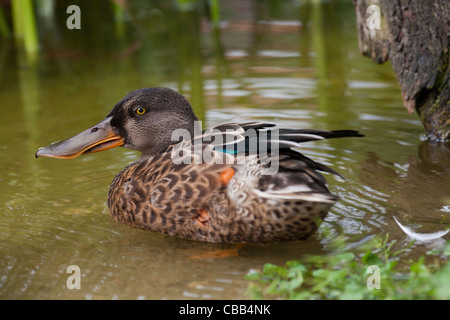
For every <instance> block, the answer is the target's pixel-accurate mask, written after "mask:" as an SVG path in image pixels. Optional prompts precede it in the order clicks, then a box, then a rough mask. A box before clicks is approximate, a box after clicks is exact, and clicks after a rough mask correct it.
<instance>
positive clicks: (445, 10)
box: [353, 0, 450, 141]
mask: <svg viewBox="0 0 450 320" xmlns="http://www.w3.org/2000/svg"><path fill="white" fill-rule="evenodd" d="M353 2H354V4H355V9H356V17H357V24H358V34H359V45H360V50H361V53H362V54H363V55H366V56H368V57H371V58H372V59H373V60H374V61H375V62H377V63H383V62H385V61H386V60H387V59H390V60H391V64H392V68H393V69H394V71H395V73H396V75H397V79H398V81H399V83H400V85H401V88H402V94H403V104H404V105H405V107H406V108H407V110H408V111H409V112H410V113H411V112H413V111H414V110H416V111H417V113H418V114H419V117H420V119H421V120H422V123H423V125H424V127H425V129H426V131H427V133H428V135H429V137H430V139H432V140H439V141H442V140H446V139H448V138H449V134H450V68H449V59H450V48H449V44H450V41H449V40H450V1H449V0H427V1H424V0H353ZM372 4H374V5H378V6H379V8H380V12H381V29H373V30H370V29H369V28H368V27H367V19H368V18H370V16H371V14H370V13H369V14H368V13H367V8H368V7H369V6H370V5H372Z"/></svg>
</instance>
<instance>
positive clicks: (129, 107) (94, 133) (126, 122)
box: [36, 88, 197, 159]
mask: <svg viewBox="0 0 450 320" xmlns="http://www.w3.org/2000/svg"><path fill="white" fill-rule="evenodd" d="M196 120H197V117H196V116H195V114H194V111H193V110H192V107H191V105H190V103H189V101H188V100H187V99H186V98H185V97H184V96H183V95H181V94H179V93H178V92H176V91H174V90H172V89H169V88H143V89H139V90H135V91H133V92H131V93H129V94H128V95H126V96H125V97H124V98H123V99H122V100H120V101H119V102H118V103H117V104H116V105H115V106H114V108H113V109H112V110H111V112H110V113H109V114H108V115H107V116H106V118H105V119H104V120H103V121H101V122H99V123H97V124H96V125H95V126H93V127H91V128H89V129H87V130H85V131H83V132H81V133H79V134H77V135H76V136H74V137H72V138H69V139H67V140H65V141H61V142H57V143H54V144H51V145H49V146H47V147H43V148H40V149H39V150H38V151H37V152H36V157H48V158H61V159H72V158H75V157H78V156H79V155H81V154H86V153H92V152H99V151H103V150H108V149H111V148H114V147H119V146H124V147H126V148H129V149H133V150H138V151H140V152H142V155H143V156H144V157H145V156H152V155H156V154H159V153H161V152H164V151H165V150H166V149H167V148H168V147H169V146H170V145H171V144H173V143H174V142H173V141H172V140H171V137H172V133H173V131H174V130H176V129H186V130H188V131H189V132H190V134H191V136H192V135H193V130H194V121H196Z"/></svg>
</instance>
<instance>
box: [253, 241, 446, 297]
mask: <svg viewBox="0 0 450 320" xmlns="http://www.w3.org/2000/svg"><path fill="white" fill-rule="evenodd" d="M394 243H395V241H391V242H390V243H388V236H386V237H385V238H383V239H381V238H377V239H376V241H375V243H374V244H373V245H372V247H371V248H370V249H369V250H367V251H366V252H365V253H364V254H362V255H359V256H356V255H355V254H354V253H350V252H344V253H337V254H330V255H325V256H319V255H314V256H309V257H307V258H306V259H304V260H302V261H299V260H295V261H288V262H287V263H286V265H285V266H276V265H273V264H266V265H265V266H264V267H263V268H262V270H261V271H259V272H252V273H250V274H249V275H248V276H247V279H248V280H251V284H250V286H249V294H250V295H251V297H252V298H254V299H276V298H278V299H279V298H281V299H345V300H347V299H351V300H362V299H396V300H404V299H449V298H450V290H449V289H448V287H447V286H445V285H444V284H445V283H449V282H450V265H449V264H445V265H444V266H433V265H427V263H426V261H425V260H426V259H425V257H423V256H422V257H420V258H419V259H418V260H417V261H413V262H411V263H408V261H403V260H401V259H399V256H400V255H401V254H402V253H403V252H404V250H406V248H405V249H403V250H400V251H397V252H392V251H391V249H392V246H393V244H394ZM411 244H412V243H411ZM442 254H443V255H445V256H449V255H450V243H448V244H447V246H446V249H445V250H444V251H443V252H442ZM405 260H406V259H405ZM400 262H401V263H400ZM400 265H403V266H400ZM371 266H377V267H378V268H379V269H378V270H379V277H380V278H379V283H380V288H379V289H377V288H372V289H371V288H369V287H370V286H369V285H368V281H369V280H370V279H369V278H370V277H371V273H368V271H369V270H370V269H369V267H371Z"/></svg>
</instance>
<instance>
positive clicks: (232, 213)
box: [36, 88, 362, 243]
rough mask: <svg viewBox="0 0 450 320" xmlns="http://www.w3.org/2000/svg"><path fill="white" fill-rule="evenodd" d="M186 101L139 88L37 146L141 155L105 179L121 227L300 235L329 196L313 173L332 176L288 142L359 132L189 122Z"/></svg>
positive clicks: (256, 236)
mask: <svg viewBox="0 0 450 320" xmlns="http://www.w3.org/2000/svg"><path fill="white" fill-rule="evenodd" d="M196 121H197V117H196V116H195V114H194V112H193V110H192V107H191V104H190V103H189V102H188V100H187V99H186V98H185V97H184V96H183V95H181V94H179V93H178V92H176V91H174V90H172V89H169V88H143V89H139V90H136V91H133V92H131V93H129V94H128V95H126V96H125V97H124V98H123V99H122V100H121V101H119V102H118V103H117V104H116V105H115V107H114V108H113V109H112V111H111V112H110V113H109V114H108V115H107V117H106V118H105V119H104V120H103V121H101V122H100V123H98V124H96V125H95V126H93V127H91V128H89V129H87V130H85V131H83V132H82V133H80V134H78V135H76V136H74V137H72V138H70V139H68V140H65V141H62V142H59V143H55V144H52V145H49V146H47V147H43V148H40V149H39V150H38V151H37V152H36V157H50V158H62V159H71V158H74V157H77V156H79V155H81V154H87V153H92V152H98V151H102V150H107V149H111V148H114V147H118V146H123V147H125V148H129V149H134V150H138V151H140V152H141V153H142V156H141V158H140V159H139V160H137V161H135V162H133V163H131V164H130V165H128V166H127V167H126V168H124V169H123V170H122V171H121V172H120V173H119V174H118V175H117V176H116V177H115V178H114V180H113V182H112V184H111V187H110V190H109V193H108V207H109V209H110V211H111V214H112V216H113V217H114V219H116V220H118V221H120V222H122V223H125V224H127V225H130V226H133V227H136V228H140V229H145V230H150V231H155V232H160V233H164V234H169V235H172V236H178V237H182V238H186V239H193V240H199V241H208V242H257V243H265V242H269V241H289V240H297V239H306V238H308V237H309V236H310V235H311V234H312V233H313V232H314V231H315V230H316V229H317V227H318V223H320V221H321V220H322V219H323V218H324V217H325V216H326V214H327V212H328V210H329V209H330V207H331V206H332V205H333V204H334V203H335V202H336V201H337V197H336V196H335V195H332V194H331V193H330V192H329V191H328V189H327V187H326V181H325V179H324V178H323V176H322V175H321V174H320V173H319V172H318V171H326V172H330V173H333V174H337V173H336V172H335V171H334V170H332V169H331V168H328V167H327V166H325V165H323V164H320V163H318V162H315V161H313V160H311V159H309V158H307V157H306V156H304V155H303V154H301V153H300V152H298V151H297V150H296V149H294V148H297V147H299V146H300V143H301V142H305V141H311V140H322V139H327V138H339V137H361V136H362V135H361V134H359V133H358V132H357V131H353V130H338V131H324V130H315V129H277V128H276V127H274V124H270V123H261V122H249V123H243V124H237V123H228V124H223V125H220V126H217V127H215V128H213V129H212V130H206V131H201V130H197V129H198V128H196V126H195V123H196Z"/></svg>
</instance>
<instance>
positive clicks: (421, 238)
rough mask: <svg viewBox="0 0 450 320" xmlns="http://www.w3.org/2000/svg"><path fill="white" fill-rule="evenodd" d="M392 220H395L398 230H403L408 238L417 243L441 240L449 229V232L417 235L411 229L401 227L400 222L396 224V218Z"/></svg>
mask: <svg viewBox="0 0 450 320" xmlns="http://www.w3.org/2000/svg"><path fill="white" fill-rule="evenodd" d="M394 220H395V222H397V224H398V226H399V227H400V229H402V230H403V232H404V233H406V234H407V235H408V236H409V237H410V238H412V239H414V240H418V241H431V240H436V239H439V238H442V237H443V236H445V235H446V234H447V233H449V232H450V229H449V230H443V231H437V232H433V233H418V232H415V231H413V230H412V229H411V228H408V227H405V226H403V225H402V224H401V223H400V222H398V220H397V218H396V217H394Z"/></svg>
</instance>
